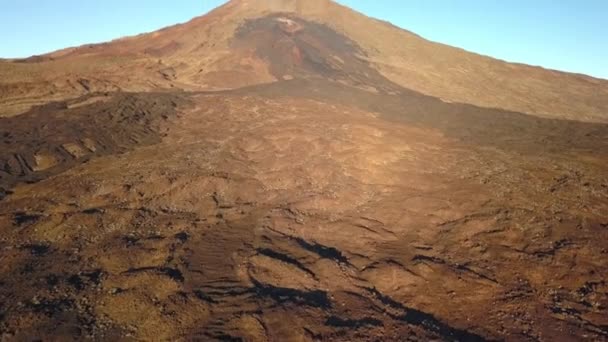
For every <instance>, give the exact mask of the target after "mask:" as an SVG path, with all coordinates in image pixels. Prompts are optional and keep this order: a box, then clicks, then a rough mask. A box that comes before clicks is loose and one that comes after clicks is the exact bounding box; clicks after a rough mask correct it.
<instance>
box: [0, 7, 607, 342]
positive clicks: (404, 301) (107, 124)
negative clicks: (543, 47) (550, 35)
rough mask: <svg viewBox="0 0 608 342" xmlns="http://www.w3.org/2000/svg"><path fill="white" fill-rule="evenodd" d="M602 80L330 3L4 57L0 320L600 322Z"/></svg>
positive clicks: (86, 331) (600, 328)
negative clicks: (428, 35) (462, 44)
mask: <svg viewBox="0 0 608 342" xmlns="http://www.w3.org/2000/svg"><path fill="white" fill-rule="evenodd" d="M607 121H608V81H605V80H600V79H595V78H592V77H588V76H584V75H574V74H568V73H563V72H558V71H551V70H545V69H542V68H538V67H532V66H527V65H521V64H511V63H507V62H504V61H499V60H496V59H492V58H489V57H485V56H480V55H476V54H473V53H469V52H466V51H464V50H461V49H457V48H453V47H449V46H446V45H442V44H437V43H434V42H430V41H427V40H425V39H424V38H422V37H420V36H417V35H416V34H414V33H411V32H408V31H405V30H403V29H400V28H397V27H395V26H393V25H391V24H389V23H387V22H383V21H379V20H376V19H373V18H369V17H366V16H364V15H363V14H361V13H357V12H356V11H353V10H351V9H349V8H347V7H344V6H342V5H340V4H338V3H336V2H333V1H329V0H314V1H313V0H306V1H304V0H264V1H262V0H233V1H230V2H228V3H226V4H225V5H223V6H221V7H219V8H217V9H215V10H213V11H212V12H210V13H208V14H206V15H204V16H201V17H197V18H194V19H192V20H191V21H189V22H187V23H184V24H179V25H175V26H172V27H168V28H165V29H162V30H159V31H156V32H151V33H144V34H141V35H138V36H134V37H126V38H122V39H118V40H115V41H112V42H108V43H104V44H93V45H86V46H81V47H74V48H68V49H64V50H61V51H56V52H52V53H49V54H45V55H41V56H34V57H31V58H27V59H22V60H12V61H8V60H2V61H0V261H1V262H0V274H2V275H3V277H0V285H1V286H0V339H2V340H3V341H4V340H83V339H92V340H129V339H135V340H204V341H404V340H408V341H419V340H420V341H428V340H433V341H493V340H503V339H506V340H513V341H558V340H580V339H590V340H597V341H600V340H605V339H606V338H607V337H608V328H607V327H608V321H607V317H606V314H605V312H606V309H605V308H606V307H608V284H607V283H606V279H605V275H606V274H608V258H606V253H607V252H606V241H607V240H608V230H607V229H606V227H607V226H608V221H607V217H608V180H607V179H606V175H608V139H607V138H608V123H607Z"/></svg>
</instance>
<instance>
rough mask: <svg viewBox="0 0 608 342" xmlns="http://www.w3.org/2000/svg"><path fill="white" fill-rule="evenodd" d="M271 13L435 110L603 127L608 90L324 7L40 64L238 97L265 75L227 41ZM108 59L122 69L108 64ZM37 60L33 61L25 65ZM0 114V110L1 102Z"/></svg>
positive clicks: (172, 31)
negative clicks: (356, 58) (350, 52)
mask: <svg viewBox="0 0 608 342" xmlns="http://www.w3.org/2000/svg"><path fill="white" fill-rule="evenodd" d="M281 11H285V12H286V13H295V14H296V15H299V16H303V17H304V18H307V19H309V20H312V21H316V22H319V23H321V24H323V25H327V26H328V27H331V28H332V29H333V30H335V31H337V32H340V33H341V34H344V35H345V36H347V37H350V38H351V39H353V41H355V42H356V43H357V44H358V45H360V46H361V48H362V49H363V50H364V51H365V52H366V53H367V55H368V56H367V59H368V60H369V61H370V62H371V63H372V64H373V65H374V68H375V69H377V70H378V71H379V72H380V73H381V74H383V75H384V76H386V77H387V78H388V79H390V80H391V81H393V82H395V83H397V84H400V85H401V86H404V87H406V88H409V89H412V90H416V91H419V92H422V93H424V94H427V95H431V96H435V97H438V98H441V99H443V100H445V101H448V102H459V103H471V104H475V105H478V106H482V107H488V108H503V109H508V110H513V111H517V112H524V113H528V114H532V115H540V116H544V117H557V118H566V119H571V120H583V121H596V122H607V120H608V117H607V114H606V113H607V112H608V100H607V98H608V96H606V95H608V81H605V80H601V79H595V78H592V77H590V76H581V75H578V74H570V73H564V72H559V71H553V70H547V69H542V68H540V67H533V66H528V65H523V64H514V63H507V62H504V61H500V60H497V59H494V58H491V57H487V56H482V55H478V54H474V53H470V52H468V51H465V50H463V49H459V48H453V47H450V46H447V45H444V44H439V43H434V42H430V41H427V40H425V39H423V38H421V37H419V36H417V35H415V34H413V33H411V32H409V31H406V30H404V29H401V28H398V27H396V26H394V25H392V24H389V23H385V22H382V21H378V20H376V19H371V18H368V17H365V16H364V15H363V14H360V13H358V12H355V11H353V10H351V9H349V8H347V7H344V6H342V5H339V4H338V3H335V2H333V1H325V0H323V1H315V2H301V1H300V2H298V1H288V0H285V1H283V0H277V1H270V2H265V1H262V2H250V1H244V0H233V1H229V2H227V3H226V4H224V5H222V6H220V7H219V8H217V9H215V10H213V11H211V12H209V13H208V14H207V15H204V16H201V17H197V18H194V19H192V20H191V21H189V22H187V23H184V24H178V25H175V26H171V27H168V28H164V29H161V30H159V31H156V32H151V33H146V34H141V35H138V36H134V37H127V38H123V39H119V40H116V41H113V42H109V43H102V44H98V45H92V46H85V47H80V48H71V49H68V50H60V51H59V52H54V53H50V54H48V55H46V57H44V58H48V57H51V58H58V59H60V60H65V59H66V58H68V59H69V58H72V60H73V61H74V62H75V63H74V65H72V66H70V65H68V66H64V67H67V68H71V69H72V71H71V72H70V73H71V74H73V75H74V74H79V75H80V77H81V78H87V79H88V78H94V77H92V75H91V71H87V70H86V68H85V67H81V66H79V62H81V63H87V62H88V63H91V61H90V59H95V58H99V59H100V60H101V62H102V64H100V65H106V67H100V68H98V70H95V71H94V73H95V74H101V75H103V74H107V75H108V76H107V77H105V78H106V80H103V78H104V77H101V81H102V82H101V84H100V85H99V87H98V88H99V90H103V89H106V88H107V87H108V85H107V84H105V83H112V84H114V85H115V86H116V87H117V88H121V89H125V90H138V89H152V88H157V89H158V88H160V89H162V88H165V89H166V88H171V82H170V81H169V80H166V77H165V76H163V75H162V73H163V72H162V69H167V68H173V69H174V70H175V74H176V79H175V80H173V81H175V82H174V83H175V84H173V87H179V88H184V89H190V90H193V89H201V90H213V89H227V88H238V87H240V86H247V85H251V84H256V83H266V82H272V81H273V78H272V76H271V75H269V73H268V72H267V70H265V69H267V66H265V65H266V63H265V61H263V60H260V59H259V58H256V57H255V56H234V54H233V51H231V47H230V41H231V40H232V39H233V38H232V37H233V35H234V33H235V32H236V31H237V29H238V27H239V26H240V25H242V24H243V23H244V22H245V21H246V20H249V19H254V18H257V17H260V16H265V15H268V14H271V13H277V12H281ZM298 13H300V14H298ZM220 22H221V23H220ZM387 42H402V43H397V44H395V43H388V44H387ZM205 44H206V45H205ZM116 58H118V59H122V61H120V60H118V61H113V59H116ZM39 59H40V57H36V58H34V60H39ZM159 59H162V66H159V65H158V64H159V63H158V61H159ZM237 59H238V60H237ZM49 63H50V64H53V63H61V61H51V62H43V63H34V64H39V65H38V66H32V67H31V68H32V69H42V70H41V71H40V72H42V73H44V69H46V65H48V64H49ZM93 63H94V62H93ZM242 63H244V64H243V67H242V68H241V69H242V70H241V71H235V68H234V66H235V65H237V66H238V65H239V64H242ZM248 63H253V64H252V67H253V68H254V69H255V70H253V71H252V70H245V69H246V68H248V66H247V64H248ZM3 64H4V65H2V66H0V75H2V76H4V77H3V79H5V80H9V82H10V80H11V78H14V76H15V75H17V78H18V75H19V73H20V72H19V71H16V72H12V70H11V69H12V68H14V69H19V68H17V67H15V65H14V63H3ZM155 64H157V65H155ZM23 68H25V69H27V68H26V67H22V69H23ZM87 68H88V67H87ZM117 68H118V69H119V70H120V69H124V68H128V69H131V70H133V72H137V73H138V74H139V75H138V76H137V78H138V79H140V80H141V79H146V80H148V81H146V82H145V83H149V84H148V85H145V84H134V83H137V82H133V81H128V80H121V79H119V78H117V73H119V71H118V70H116V69H117ZM48 69H52V68H50V67H49V68H48ZM83 69H85V70H83ZM88 69H90V68H88ZM146 70H149V71H146ZM11 74H12V75H11ZM50 74H51V75H52V72H50ZM220 75H222V76H220ZM57 76H59V75H56V76H49V77H46V76H42V77H41V78H43V81H48V79H45V78H57ZM61 77H63V76H61ZM97 78H99V77H97ZM17 81H18V80H17ZM75 81H76V80H74V81H73V82H72V83H74V82H75ZM103 81H107V82H105V83H104V82H103ZM5 82H6V81H5ZM59 82H62V81H59ZM92 83H96V82H92ZM140 83H141V82H140ZM59 88H64V89H67V90H62V89H58V90H57V91H56V92H57V93H59V92H63V91H65V92H66V94H65V95H64V96H75V95H77V94H78V93H79V92H77V91H76V90H74V89H73V88H67V87H64V86H59ZM15 89H16V88H15ZM80 93H82V92H80ZM497 94H501V95H500V96H498V95H497ZM3 97H8V96H6V95H5V96H3ZM56 98H59V96H58V97H56ZM0 101H2V98H0ZM4 104H5V106H6V105H7V103H6V102H5V103H4Z"/></svg>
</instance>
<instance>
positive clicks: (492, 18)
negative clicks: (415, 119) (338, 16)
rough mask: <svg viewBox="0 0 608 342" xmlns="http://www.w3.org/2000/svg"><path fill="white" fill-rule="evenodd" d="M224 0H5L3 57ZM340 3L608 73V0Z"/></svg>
mask: <svg viewBox="0 0 608 342" xmlns="http://www.w3.org/2000/svg"><path fill="white" fill-rule="evenodd" d="M223 2H224V1H221V0H177V1H175V0H173V1H169V0H0V57H5V58H10V57H25V56H30V55H34V54H40V53H45V52H49V51H53V50H57V49H60V48H64V47H68V46H75V45H81V44H85V43H94V42H103V41H107V40H110V39H114V38H118V37H122V36H125V35H133V34H137V33H142V32H149V31H153V30H156V29H159V28H161V27H164V26H167V25H171V24H175V23H179V22H184V21H187V20H188V19H190V18H192V17H194V16H197V15H200V14H202V13H204V12H207V11H209V10H210V9H212V8H213V7H216V6H218V5H220V4H221V3H223ZM340 2H341V3H343V4H345V5H348V6H350V7H352V8H354V9H357V10H359V11H361V12H364V13H366V14H368V15H370V16H373V17H377V18H381V19H385V20H388V21H391V22H392V23H394V24H395V25H398V26H401V27H403V28H406V29H408V30H411V31H414V32H416V33H418V34H420V35H422V36H423V37H425V38H428V39H431V40H434V41H438V42H442V43H446V44H449V45H454V46H458V47H462V48H465V49H467V50H470V51H474V52H478V53H482V54H485V55H490V56H494V57H497V58H500V59H505V60H508V61H513V62H522V63H527V64H533V65H541V66H544V67H547V68H553V69H559V70H566V71H573V72H580V73H585V74H590V75H593V76H597V77H602V78H606V79H608V0H374V1H370V0H342V1H340ZM396 44H398V43H397V42H396Z"/></svg>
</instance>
